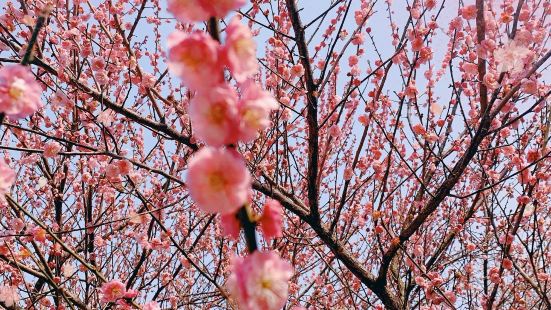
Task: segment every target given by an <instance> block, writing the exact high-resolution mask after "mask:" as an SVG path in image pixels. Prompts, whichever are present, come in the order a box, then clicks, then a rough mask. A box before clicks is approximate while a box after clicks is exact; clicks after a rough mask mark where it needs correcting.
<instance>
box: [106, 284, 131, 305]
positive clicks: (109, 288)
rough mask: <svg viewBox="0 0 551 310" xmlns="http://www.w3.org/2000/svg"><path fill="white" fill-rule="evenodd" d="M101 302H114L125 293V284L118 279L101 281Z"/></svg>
mask: <svg viewBox="0 0 551 310" xmlns="http://www.w3.org/2000/svg"><path fill="white" fill-rule="evenodd" d="M100 292H101V301H102V302H105V303H107V302H116V301H117V300H118V299H121V298H123V297H124V295H125V294H126V286H125V285H124V283H122V282H121V281H119V280H111V281H109V282H106V283H103V285H102V286H101V288H100Z"/></svg>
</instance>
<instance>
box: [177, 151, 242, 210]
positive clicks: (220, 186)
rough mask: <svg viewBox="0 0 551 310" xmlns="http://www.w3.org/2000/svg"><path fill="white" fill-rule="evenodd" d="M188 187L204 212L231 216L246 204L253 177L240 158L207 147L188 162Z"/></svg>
mask: <svg viewBox="0 0 551 310" xmlns="http://www.w3.org/2000/svg"><path fill="white" fill-rule="evenodd" d="M187 185H188V188H189V192H190V195H191V198H193V200H194V201H195V202H196V203H197V205H198V206H199V207H200V208H201V209H203V210H204V211H206V212H209V213H221V214H228V213H233V212H235V211H237V209H239V207H241V206H242V205H243V204H244V203H245V202H247V199H248V196H249V191H250V187H251V176H250V174H249V171H248V170H247V167H246V166H245V162H244V161H243V159H242V158H240V157H239V155H238V154H236V153H234V152H232V151H230V150H227V149H222V148H213V147H205V148H203V149H202V150H200V151H199V152H197V154H196V155H195V156H194V157H192V158H191V159H190V161H189V169H188V176H187Z"/></svg>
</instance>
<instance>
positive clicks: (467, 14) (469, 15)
mask: <svg viewBox="0 0 551 310" xmlns="http://www.w3.org/2000/svg"><path fill="white" fill-rule="evenodd" d="M461 16H462V17H463V18H464V19H474V18H475V17H476V5H474V4H472V5H468V6H465V7H463V8H462V9H461Z"/></svg>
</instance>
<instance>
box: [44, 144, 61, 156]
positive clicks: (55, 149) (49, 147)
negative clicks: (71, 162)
mask: <svg viewBox="0 0 551 310" xmlns="http://www.w3.org/2000/svg"><path fill="white" fill-rule="evenodd" d="M59 151H61V144H59V143H57V142H55V141H51V142H48V143H46V145H44V154H43V155H44V157H46V158H53V157H56V156H57V154H59Z"/></svg>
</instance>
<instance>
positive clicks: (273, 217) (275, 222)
mask: <svg viewBox="0 0 551 310" xmlns="http://www.w3.org/2000/svg"><path fill="white" fill-rule="evenodd" d="M258 222H259V223H260V228H261V229H262V232H263V233H264V237H266V239H268V240H271V239H274V238H280V237H282V236H283V232H282V229H281V225H282V224H283V209H282V208H281V204H280V203H279V202H278V201H277V200H273V199H268V201H266V204H265V205H264V211H263V212H262V217H260V220H259V221H258Z"/></svg>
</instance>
